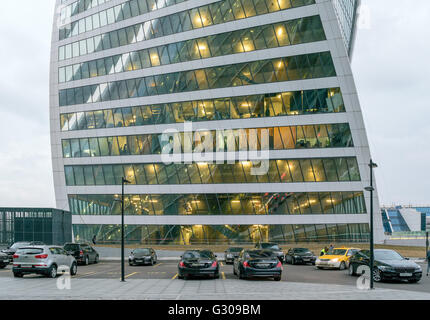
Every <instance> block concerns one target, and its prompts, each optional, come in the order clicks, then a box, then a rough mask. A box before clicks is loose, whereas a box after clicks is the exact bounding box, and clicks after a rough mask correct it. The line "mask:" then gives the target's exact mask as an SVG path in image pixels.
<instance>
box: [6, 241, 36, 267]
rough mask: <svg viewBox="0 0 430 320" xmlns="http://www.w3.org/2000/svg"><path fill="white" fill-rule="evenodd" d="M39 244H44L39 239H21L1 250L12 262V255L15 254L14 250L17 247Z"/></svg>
mask: <svg viewBox="0 0 430 320" xmlns="http://www.w3.org/2000/svg"><path fill="white" fill-rule="evenodd" d="M39 245H41V246H42V245H44V243H43V242H41V241H21V242H15V243H14V244H12V245H11V246H10V247H8V248H7V249H5V250H2V252H3V253H4V254H7V256H8V258H9V261H10V262H12V261H13V255H14V254H15V252H16V251H17V250H18V249H19V248H23V247H27V246H39Z"/></svg>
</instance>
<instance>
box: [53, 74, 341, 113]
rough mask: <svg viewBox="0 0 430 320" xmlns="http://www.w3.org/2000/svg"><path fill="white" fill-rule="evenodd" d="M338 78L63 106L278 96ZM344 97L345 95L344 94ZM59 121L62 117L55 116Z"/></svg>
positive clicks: (75, 108) (331, 83) (103, 106)
mask: <svg viewBox="0 0 430 320" xmlns="http://www.w3.org/2000/svg"><path fill="white" fill-rule="evenodd" d="M339 85H340V83H339V79H338V78H337V77H327V78H317V79H306V80H293V81H283V82H272V83H262V84H255V85H247V86H238V87H228V88H218V89H206V90H197V91H190V92H178V93H170V94H163V95H154V96H145V97H136V98H128V99H120V100H111V101H102V102H97V103H86V104H75V105H69V106H66V107H61V112H83V111H92V110H100V109H110V108H122V107H129V106H135V105H151V104H160V103H174V102H185V101H190V100H205V99H216V98H227V97H240V96H246V95H256V94H276V93H279V92H288V91H300V90H315V89H324V88H337V87H339ZM342 94H343V96H345V93H343V92H342ZM53 99H56V100H55V101H57V102H56V107H57V108H58V91H57V93H55V95H54V96H53ZM56 117H57V118H59V114H57V115H56Z"/></svg>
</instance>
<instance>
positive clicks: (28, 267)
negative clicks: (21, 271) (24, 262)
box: [21, 266, 32, 269]
mask: <svg viewBox="0 0 430 320" xmlns="http://www.w3.org/2000/svg"><path fill="white" fill-rule="evenodd" d="M21 268H27V269H31V268H32V266H21Z"/></svg>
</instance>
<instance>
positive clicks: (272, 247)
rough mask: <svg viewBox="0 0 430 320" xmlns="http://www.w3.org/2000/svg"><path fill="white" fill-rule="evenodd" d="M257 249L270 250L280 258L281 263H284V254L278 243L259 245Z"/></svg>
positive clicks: (256, 246)
mask: <svg viewBox="0 0 430 320" xmlns="http://www.w3.org/2000/svg"><path fill="white" fill-rule="evenodd" d="M255 249H261V250H270V251H272V252H273V253H274V254H275V255H276V256H277V257H278V259H279V261H281V262H284V252H282V249H281V248H280V247H279V245H278V244H276V243H271V242H262V243H257V244H256V245H255Z"/></svg>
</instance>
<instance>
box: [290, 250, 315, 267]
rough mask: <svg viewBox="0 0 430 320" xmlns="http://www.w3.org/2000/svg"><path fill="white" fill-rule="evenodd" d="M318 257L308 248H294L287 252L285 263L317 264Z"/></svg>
mask: <svg viewBox="0 0 430 320" xmlns="http://www.w3.org/2000/svg"><path fill="white" fill-rule="evenodd" d="M316 259H317V257H316V256H315V255H314V254H313V253H312V251H311V250H309V249H307V248H292V249H290V250H288V252H287V253H286V254H285V263H291V264H308V263H311V264H312V265H315V260H316Z"/></svg>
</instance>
